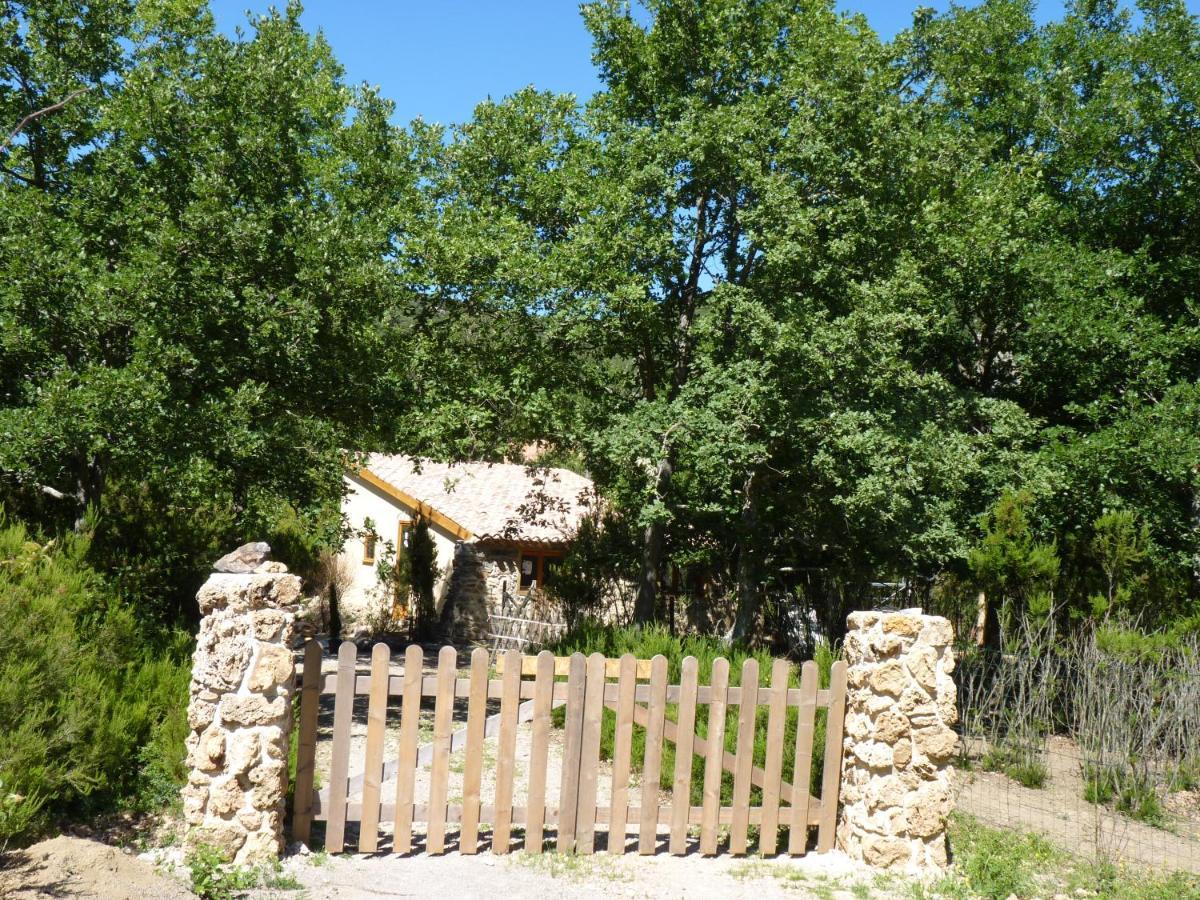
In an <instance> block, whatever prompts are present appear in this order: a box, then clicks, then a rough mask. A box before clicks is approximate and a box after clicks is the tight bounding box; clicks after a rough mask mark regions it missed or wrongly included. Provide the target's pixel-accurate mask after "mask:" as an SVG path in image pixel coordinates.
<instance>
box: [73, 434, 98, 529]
mask: <svg viewBox="0 0 1200 900" xmlns="http://www.w3.org/2000/svg"><path fill="white" fill-rule="evenodd" d="M103 494H104V467H103V466H102V465H101V464H100V459H99V457H97V456H94V455H89V454H85V455H83V456H81V457H80V459H79V467H78V470H77V472H76V474H75V503H76V512H75V533H76V534H82V533H83V531H84V529H85V528H86V527H87V512H88V510H89V509H99V508H100V498H101V497H102V496H103Z"/></svg>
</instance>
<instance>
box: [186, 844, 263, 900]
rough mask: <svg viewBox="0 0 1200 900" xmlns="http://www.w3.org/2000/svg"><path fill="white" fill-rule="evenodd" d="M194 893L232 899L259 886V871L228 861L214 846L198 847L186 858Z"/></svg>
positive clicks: (204, 899) (210, 898)
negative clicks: (228, 862) (230, 863)
mask: <svg viewBox="0 0 1200 900" xmlns="http://www.w3.org/2000/svg"><path fill="white" fill-rule="evenodd" d="M187 867H188V874H189V875H190V876H191V881H192V892H193V893H195V894H196V896H197V897H200V898H202V900H231V898H232V897H234V896H235V895H237V894H240V893H242V892H243V891H248V890H250V889H251V888H255V887H258V883H259V873H258V872H257V871H256V870H254V869H247V868H245V867H243V866H233V865H229V864H227V863H226V862H225V857H224V856H223V855H222V854H221V852H220V851H219V850H217V849H215V848H214V847H208V846H203V845H202V846H199V847H197V848H196V849H195V850H193V851H192V852H191V853H189V854H188V857H187Z"/></svg>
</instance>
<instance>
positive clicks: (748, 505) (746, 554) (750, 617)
mask: <svg viewBox="0 0 1200 900" xmlns="http://www.w3.org/2000/svg"><path fill="white" fill-rule="evenodd" d="M754 482H755V473H754V472H751V473H750V474H749V475H748V476H746V485H745V488H744V489H743V497H742V525H741V532H742V533H741V540H739V541H738V565H737V613H736V615H735V616H734V620H733V633H732V635H731V636H732V637H733V639H734V640H735V641H744V640H747V639H748V638H749V637H750V636H751V635H752V634H754V630H755V625H756V623H757V621H758V610H759V605H760V603H761V601H762V592H761V591H760V590H759V581H760V573H759V565H758V553H757V552H755V539H756V536H757V534H758V497H757V491H756V489H755V483H754Z"/></svg>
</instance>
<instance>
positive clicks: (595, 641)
mask: <svg viewBox="0 0 1200 900" xmlns="http://www.w3.org/2000/svg"><path fill="white" fill-rule="evenodd" d="M549 649H550V650H552V651H553V652H554V653H556V654H558V655H562V656H565V655H569V654H572V653H583V654H585V655H586V654H591V653H603V654H604V655H605V656H606V657H610V658H614V659H615V658H617V657H620V656H622V655H624V654H626V653H631V654H633V655H634V656H635V657H637V658H638V659H651V658H652V657H654V656H657V655H659V654H661V655H662V656H664V657H666V659H667V680H668V682H669V683H671V684H678V683H679V679H680V675H681V672H682V667H683V660H684V658H685V657H687V656H694V657H696V662H697V669H698V674H699V683H700V684H702V685H703V684H708V683H709V681H710V679H711V677H712V667H713V662H714V661H715V660H716V659H717V658H718V657H724V658H725V659H727V660H729V684H730V686H731V687H736V686H739V685H740V684H741V678H742V665H743V664H744V663H745V661H746V660H747V659H750V658H754V659H757V660H758V674H759V685H760V686H761V687H769V686H770V681H771V662H772V658H771V656H770V655H769V654H767V653H765V652H763V651H757V652H755V651H750V650H748V649H747V648H746V647H744V646H741V645H738V644H726V643H725V642H723V641H722V640H720V639H719V638H714V637H705V636H699V635H688V636H685V637H676V636H674V635H672V634H671V633H670V632H669V631H668V630H667V629H666V628H664V627H661V626H648V627H644V628H633V627H630V628H613V627H609V626H604V625H600V624H598V623H595V622H585V623H584V624H583V625H581V626H580V627H579V628H577V629H575V630H574V631H571V632H569V633H568V634H567V635H565V636H564V637H563V638H561V639H560V640H559V641H557V642H556V643H555V644H553V645H551V646H550V648H549ZM814 655H815V658H816V662H817V666H818V673H819V679H818V681H819V686H820V687H822V688H827V687H829V674H830V667H831V666H832V665H833V663H834V661H835V660H836V659H837V654H836V653H835V652H834V651H833V650H832V649H831V648H829V647H828V646H825V645H821V646H819V647H818V650H817V653H816V654H814ZM789 684H790V686H791V687H798V686H799V684H800V669H799V667H798V666H793V667H792V672H791V678H790V682H789ZM708 712H709V710H708V707H707V706H706V705H697V709H696V733H697V734H699V735H700V736H702V737H707V735H708V729H709V723H708ZM555 713H556V719H555V722H556V724H558V725H560V726H561V725H562V723H563V722H564V721H565V711H564V710H562V709H558V710H555ZM738 713H739V708H738V707H737V706H732V705H731V706H730V707H729V708H728V709H727V712H726V720H725V747H726V749H727V750H729V751H731V752H732V751H734V750H736V749H737V731H738V727H737V726H738ZM666 714H667V718H668V719H670V720H672V721H674V720H676V719H677V718H678V715H679V709H678V706H677V705H675V704H667V713H666ZM827 715H828V712H827V710H825V709H818V710H817V716H816V724H815V729H814V736H813V759H812V768H811V770H810V777H811V781H810V790H811V792H812V793H813V795H814V796H818V797H819V796H820V795H821V773H822V772H823V770H824V755H823V753H822V748H823V747H824V746H825V720H826V717H827ZM768 716H769V711H768V709H767V708H766V707H765V706H763V707H759V710H758V721H757V725H756V728H755V739H754V764H755V765H756V766H760V767H761V766H763V765H764V764H765V761H766V755H767V737H766V725H767V719H768ZM797 717H798V713H797V710H796V709H795V708H794V707H792V708H789V710H788V717H787V721H786V723H785V726H784V751H783V777H784V780H785V781H791V775H792V768H793V763H794V760H795V749H796V721H797ZM616 727H617V717H616V714H615V713H614V712H613V711H612V710H610V709H607V708H606V709H605V710H604V718H603V720H602V722H601V732H600V753H601V755H602V756H603V757H604V758H605V759H612V755H613V745H614V742H615V739H616ZM645 751H646V731H645V729H644V728H642V727H641V726H638V725H634V727H633V743H632V760H631V766H632V769H633V770H634V771H640V769H641V766H642V760H643V758H644V755H645ZM661 771H662V775H661V782H660V783H661V784H662V785H663V787H665V788H668V789H669V788H670V785H671V783H672V780H673V778H674V772H675V744H674V743H673V742H671V741H664V742H663V755H662V769H661ZM732 799H733V775H732V774H731V773H729V772H725V773H724V774H723V776H722V779H721V803H722V805H726V806H728V805H729V804H730V803H731V802H732ZM761 800H762V791H761V790H760V789H759V788H758V787H752V788H751V802H752V803H759V802H761ZM703 802H704V763H703V761H702V760H700V759H696V760H694V761H693V763H692V785H691V803H692V804H693V805H696V806H699V805H701V804H702V803H703Z"/></svg>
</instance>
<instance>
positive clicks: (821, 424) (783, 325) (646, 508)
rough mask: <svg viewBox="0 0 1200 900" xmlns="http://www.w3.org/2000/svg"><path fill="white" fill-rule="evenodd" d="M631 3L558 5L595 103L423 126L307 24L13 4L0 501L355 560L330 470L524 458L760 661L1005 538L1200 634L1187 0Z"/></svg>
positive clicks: (285, 15)
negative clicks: (358, 464) (877, 13)
mask: <svg viewBox="0 0 1200 900" xmlns="http://www.w3.org/2000/svg"><path fill="white" fill-rule="evenodd" d="M641 6H642V7H643V8H642V9H640V10H637V11H635V10H632V9H631V8H630V7H629V6H628V4H626V3H623V2H619V0H596V2H588V3H584V4H583V6H582V9H581V11H582V16H583V20H584V22H585V24H586V26H587V28H588V29H589V31H590V33H591V35H592V38H593V47H594V49H593V60H594V62H595V64H596V66H597V69H598V71H599V73H600V76H601V80H602V89H601V90H600V91H599V92H598V93H597V94H596V95H595V96H593V97H591V98H588V99H586V100H582V101H581V100H580V99H579V98H575V97H572V96H559V95H554V94H550V93H546V92H542V91H539V90H537V88H536V87H534V86H531V87H530V88H527V89H525V90H522V91H519V92H517V93H516V94H514V95H512V96H510V97H506V98H503V99H501V100H497V101H491V100H489V101H486V102H484V103H482V104H480V105H479V107H478V108H477V109H476V111H475V114H474V116H473V117H472V118H471V120H470V121H468V122H464V123H461V124H459V125H458V126H455V127H453V128H451V129H449V130H443V129H440V128H435V127H431V126H428V125H426V124H424V123H422V122H420V121H417V122H414V123H410V124H408V125H396V124H393V123H391V122H390V121H389V117H390V115H391V107H390V105H389V104H388V102H387V101H386V100H385V99H384V98H382V97H380V96H378V95H377V94H376V93H374V92H372V91H370V90H367V89H365V88H355V87H350V86H347V85H346V84H345V83H344V78H343V75H342V72H341V70H340V68H339V66H338V64H337V62H336V60H335V59H334V57H333V54H332V52H331V50H330V48H329V47H328V45H327V44H326V43H325V41H324V40H323V39H322V38H321V37H320V36H312V35H308V34H306V33H305V32H304V31H303V30H302V28H301V27H300V25H299V7H298V6H297V5H295V4H292V5H289V6H288V8H287V9H286V10H285V11H283V12H275V13H271V14H268V15H266V16H264V17H261V18H256V19H254V20H253V21H252V23H251V33H250V34H248V35H238V36H235V37H232V38H231V37H226V36H223V35H221V34H219V33H217V32H216V30H215V29H214V27H213V22H212V19H211V16H210V15H209V14H208V12H207V10H206V8H205V5H204V4H203V3H201V2H198V0H196V2H184V3H179V2H175V3H166V2H149V0H142V2H136V3H135V2H118V0H106V2H101V3H91V4H86V5H84V4H78V3H74V2H68V0H57V2H53V3H42V4H32V5H27V4H24V3H18V2H5V3H3V4H0V10H2V23H3V24H2V25H0V28H2V29H3V33H4V40H3V41H2V42H0V124H3V125H4V128H5V134H6V135H7V134H8V133H9V129H10V128H11V129H16V131H13V132H12V137H11V138H9V139H8V141H7V143H5V144H4V146H3V149H0V208H2V209H3V210H4V215H3V217H2V218H0V247H2V248H3V250H2V252H0V485H2V488H0V490H3V497H4V499H5V502H6V504H7V505H8V506H9V507H10V508H11V509H13V510H14V511H15V512H17V513H19V514H20V515H22V516H24V517H26V518H29V519H30V520H34V521H37V522H39V523H41V524H43V525H44V526H46V527H63V526H66V527H70V526H71V525H73V524H76V523H80V522H82V521H83V520H84V518H85V515H84V514H85V512H86V509H87V508H88V507H89V506H91V507H93V508H95V509H96V510H97V511H98V513H99V515H100V521H101V523H102V525H101V532H100V533H99V534H98V536H97V538H96V540H95V542H94V546H96V547H100V548H103V547H105V546H107V547H109V548H110V559H111V560H112V561H113V562H112V565H113V566H117V567H121V566H126V567H128V566H130V565H131V564H130V563H129V560H130V559H136V558H139V554H141V555H143V556H145V555H147V554H150V555H154V556H156V558H159V559H161V558H164V557H166V558H169V559H171V560H172V561H173V562H172V565H175V564H176V563H177V562H179V561H185V562H186V561H187V560H192V559H194V558H195V557H196V556H197V555H198V554H200V553H201V551H204V552H207V550H208V549H209V545H210V544H213V543H216V542H219V541H227V540H228V539H230V538H232V537H233V536H234V535H240V534H245V535H247V536H249V535H251V534H254V533H256V532H261V531H262V530H263V529H269V528H275V527H278V525H279V523H280V522H281V521H284V520H287V519H288V517H289V516H290V517H298V519H299V520H301V521H302V522H303V523H304V525H303V528H304V529H305V530H306V531H307V532H308V533H309V534H313V535H317V537H314V538H313V540H318V541H320V540H324V541H331V542H332V541H336V536H335V535H334V532H335V531H336V505H337V498H338V493H339V486H340V471H341V467H342V465H343V464H344V456H343V452H344V451H346V450H368V449H381V450H392V451H403V452H415V453H425V454H430V455H436V456H443V457H454V458H500V457H502V456H505V455H506V454H509V453H511V451H512V450H513V448H515V447H519V446H521V445H523V444H527V443H529V442H532V441H538V442H541V443H542V445H544V446H545V447H546V448H547V450H548V453H547V458H548V459H549V458H553V459H558V460H570V461H572V464H574V465H578V466H580V467H582V468H584V469H586V470H587V471H588V472H589V473H590V474H591V475H592V477H593V478H594V479H595V480H596V481H597V483H598V485H599V486H600V488H601V491H602V492H603V493H604V495H605V496H606V498H607V501H608V509H609V512H610V518H611V522H610V523H609V524H608V527H609V528H610V529H611V531H612V535H613V536H614V538H620V539H623V540H624V541H625V543H624V547H625V550H624V555H623V556H621V560H622V561H621V563H620V565H619V566H618V569H619V571H618V572H617V573H616V574H619V575H621V576H622V577H625V578H628V579H631V580H633V581H635V582H636V584H637V602H636V609H635V615H636V618H637V619H638V620H640V621H648V620H650V619H653V618H656V617H659V616H662V615H664V614H665V610H666V603H667V602H668V601H667V600H666V599H665V598H664V596H663V589H664V587H667V588H670V589H671V590H672V591H673V592H675V593H678V594H680V595H681V596H682V598H683V599H684V600H685V601H686V602H687V603H688V604H689V607H690V609H691V612H690V614H691V615H692V617H693V621H694V622H695V623H699V624H698V627H704V628H711V629H717V630H720V631H725V630H727V629H731V630H732V632H733V633H734V634H735V635H738V636H750V635H753V634H754V633H755V632H756V630H758V629H759V628H761V627H762V621H763V618H762V617H763V616H764V615H766V614H767V610H764V609H763V601H764V599H765V598H767V597H768V595H770V596H771V597H775V596H776V595H777V594H778V588H780V587H783V588H785V589H786V590H787V591H789V592H791V595H792V596H795V595H796V592H800V593H801V594H803V595H804V597H805V598H806V599H807V601H808V602H809V603H810V604H811V605H812V606H813V607H814V609H815V611H816V613H817V615H818V616H819V617H820V618H822V619H823V620H824V622H825V624H826V626H827V628H828V629H829V630H831V631H833V632H834V633H836V631H837V628H838V623H839V622H840V621H841V620H842V619H843V618H844V613H845V611H846V610H847V609H848V608H849V607H850V606H853V605H854V604H856V603H858V602H862V601H863V599H864V598H865V597H866V595H867V593H868V592H869V590H870V589H871V585H872V583H875V582H879V581H899V580H901V579H903V580H905V582H906V583H907V584H908V585H910V586H912V587H913V588H914V590H916V592H917V593H918V595H919V596H920V597H922V598H925V599H929V598H931V597H933V596H934V595H936V594H937V593H938V592H939V591H945V590H948V589H949V588H948V587H947V585H951V584H958V585H968V586H970V587H977V588H980V589H984V590H990V591H992V592H997V591H999V592H1001V593H1003V591H1004V590H1005V588H1004V587H1003V585H1007V584H1010V583H1011V579H1010V580H1006V579H1007V576H1005V575H1003V572H1004V571H1007V570H1005V569H1004V568H1003V565H1002V564H1001V563H999V562H996V563H995V565H992V564H990V563H989V564H988V565H985V564H984V561H985V560H986V559H992V560H993V561H994V560H1006V559H1010V558H1011V554H1012V553H1014V552H1018V550H1019V548H1017V549H1014V548H1012V547H1009V548H1007V549H1006V548H1005V547H1004V546H1002V544H1003V541H1005V540H1008V539H1011V540H1017V537H1011V536H1012V535H1015V534H1018V532H1019V539H1020V541H1022V542H1024V543H1023V544H1022V545H1021V546H1022V547H1025V546H1034V547H1037V548H1038V551H1039V553H1043V552H1044V553H1046V554H1051V555H1053V556H1054V557H1055V562H1054V563H1050V562H1046V561H1045V560H1042V561H1041V562H1042V563H1044V564H1045V566H1047V567H1048V568H1047V571H1049V570H1050V569H1053V571H1054V572H1055V573H1056V574H1055V575H1054V580H1055V584H1056V587H1055V588H1053V589H1054V590H1056V591H1057V592H1058V594H1059V600H1060V601H1061V602H1062V603H1063V604H1065V605H1066V606H1067V607H1069V608H1070V609H1071V610H1073V611H1075V612H1077V613H1078V614H1081V615H1083V614H1088V612H1089V611H1090V610H1093V609H1094V606H1093V604H1092V599H1093V598H1094V597H1096V596H1104V597H1107V598H1110V599H1111V598H1112V597H1115V596H1116V595H1117V589H1116V588H1115V587H1114V578H1115V577H1116V576H1115V575H1113V574H1112V573H1113V571H1114V570H1112V564H1111V559H1112V558H1114V557H1113V554H1114V553H1116V554H1117V556H1119V557H1120V558H1121V559H1129V560H1130V562H1129V563H1128V566H1125V569H1132V568H1136V569H1137V572H1136V573H1132V572H1131V571H1125V569H1123V570H1122V571H1125V574H1124V575H1122V576H1121V577H1122V578H1123V579H1125V580H1123V581H1122V585H1124V586H1125V588H1126V590H1125V593H1124V594H1122V595H1121V596H1122V598H1123V600H1122V604H1123V607H1124V608H1125V609H1126V610H1128V611H1130V612H1131V613H1133V614H1140V615H1142V616H1143V617H1146V618H1149V619H1153V620H1163V619H1171V618H1178V617H1181V616H1185V615H1188V614H1189V613H1192V612H1195V611H1196V609H1197V607H1196V604H1197V598H1198V597H1200V388H1197V380H1198V379H1197V376H1198V375H1200V328H1198V326H1200V320H1198V313H1200V308H1198V306H1197V303H1198V299H1197V294H1196V285H1197V284H1200V278H1198V276H1200V209H1198V208H1197V204H1198V203H1200V189H1198V188H1200V184H1198V183H1197V182H1198V180H1200V149H1198V146H1200V145H1198V144H1197V137H1196V136H1197V134H1200V121H1198V116H1200V112H1197V110H1198V108H1200V25H1198V23H1197V20H1196V17H1195V16H1193V15H1191V14H1189V13H1188V12H1187V9H1186V6H1185V4H1184V3H1183V2H1182V0H1142V2H1139V3H1138V4H1137V9H1138V10H1139V12H1140V16H1137V17H1135V16H1133V15H1131V12H1130V10H1129V9H1128V8H1126V7H1124V6H1122V5H1121V4H1119V3H1116V2H1112V0H1078V2H1075V3H1073V4H1071V5H1069V7H1068V9H1067V11H1066V13H1065V14H1064V15H1063V16H1062V17H1061V18H1060V19H1059V20H1057V21H1052V22H1050V23H1049V24H1044V25H1039V24H1037V21H1036V19H1035V17H1034V14H1033V13H1034V9H1033V4H1032V3H1031V2H1021V0H985V2H982V3H979V4H977V5H975V6H971V7H953V8H952V9H951V10H950V11H949V12H947V13H944V14H936V13H934V12H932V11H929V10H924V9H923V10H919V11H918V12H917V13H916V14H915V16H914V19H913V24H912V26H911V28H909V29H907V30H905V31H903V32H901V33H900V34H899V35H897V36H896V37H895V38H894V39H893V40H891V41H883V40H881V39H880V38H879V37H878V36H877V35H876V34H874V33H873V32H872V31H871V29H870V28H869V26H868V24H867V22H866V20H865V19H864V18H863V17H862V16H859V15H847V14H842V13H839V12H837V11H836V10H835V9H834V5H833V3H832V2H831V0H830V2H826V0H644V2H643V3H642V4H641ZM31 116H32V118H30V117H31ZM1014 498H1019V499H1014ZM1115 515H1119V516H1122V517H1125V518H1123V519H1121V520H1120V522H1119V523H1118V522H1117V520H1116V519H1114V518H1113V516H1115ZM1014 516H1016V517H1017V518H1019V524H1020V529H1016V526H1015V525H1012V523H1013V522H1015V521H1016V520H1017V518H1014ZM1114 523H1115V524H1114ZM1009 525H1012V527H1009ZM1118 525H1119V526H1120V527H1119V528H1118V527H1117V526H1118ZM322 529H324V530H322ZM106 534H107V538H106V537H105V535H106ZM1114 534H1119V535H1124V536H1125V537H1122V538H1120V540H1119V543H1120V542H1124V543H1121V547H1125V546H1126V545H1127V544H1128V543H1129V541H1133V543H1134V544H1136V548H1137V552H1135V553H1133V554H1132V555H1130V554H1129V553H1128V552H1126V550H1122V549H1120V548H1118V549H1117V550H1114V549H1113V541H1115V540H1118V538H1116V537H1113V535H1114ZM1006 535H1009V536H1010V537H1009V538H1006ZM1130 535H1132V536H1134V537H1129V536H1130ZM1126 538H1128V539H1129V540H1126ZM106 540H107V544H106V543H105V542H106ZM205 541H207V542H208V543H207V544H206V543H205ZM618 543H619V541H618ZM147 548H149V549H147ZM609 549H610V550H611V547H610V548H609ZM1021 552H1023V551H1021ZM989 554H990V555H989ZM1006 554H1008V555H1006ZM609 555H610V556H611V553H610V554H609ZM618 556H620V554H618ZM972 560H975V564H972ZM1004 565H1007V563H1004ZM1122 565H1123V566H1124V565H1125V564H1124V563H1123V564H1122ZM989 566H990V567H989ZM160 568H165V567H163V566H160ZM184 570H185V571H186V570H187V569H186V565H185V566H184ZM156 571H157V570H156ZM1134 574H1136V578H1134ZM164 577H165V576H164ZM1131 579H1132V580H1131ZM144 583H145V584H148V585H150V588H148V589H153V590H155V591H160V592H161V591H167V590H168V589H169V588H170V585H165V586H164V584H163V583H161V579H160V580H159V581H155V580H154V579H153V578H150V579H149V580H147V581H145V582H144ZM963 590H964V591H966V588H964V589H963ZM966 592H967V593H969V591H966ZM1026 595H1029V591H1024V590H1023V592H1022V593H1021V596H1026Z"/></svg>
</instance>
